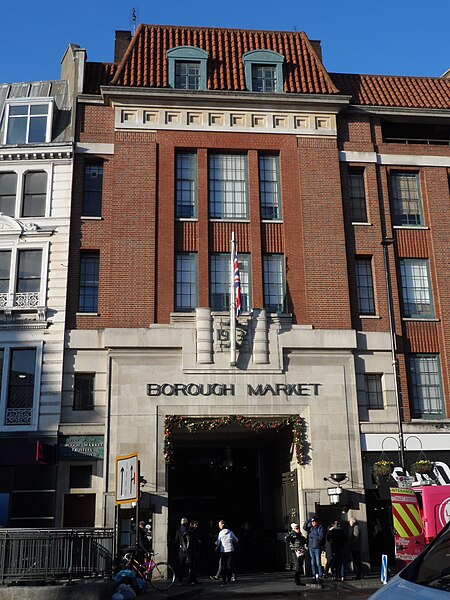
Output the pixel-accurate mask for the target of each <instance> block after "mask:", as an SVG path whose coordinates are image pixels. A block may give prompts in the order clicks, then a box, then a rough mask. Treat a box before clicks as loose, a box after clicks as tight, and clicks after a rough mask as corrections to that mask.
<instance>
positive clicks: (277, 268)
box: [263, 254, 286, 313]
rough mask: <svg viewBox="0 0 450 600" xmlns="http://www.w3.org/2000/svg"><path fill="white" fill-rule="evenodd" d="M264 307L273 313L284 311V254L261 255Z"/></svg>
mask: <svg viewBox="0 0 450 600" xmlns="http://www.w3.org/2000/svg"><path fill="white" fill-rule="evenodd" d="M263 278H264V307H265V308H266V310H267V311H269V312H273V313H282V312H285V310H286V306H285V297H286V290H285V280H284V255H283V254H267V255H265V256H264V257H263Z"/></svg>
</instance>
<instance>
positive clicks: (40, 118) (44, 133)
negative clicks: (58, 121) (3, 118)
mask: <svg viewBox="0 0 450 600" xmlns="http://www.w3.org/2000/svg"><path fill="white" fill-rule="evenodd" d="M51 107H52V104H51V102H44V103H28V104H25V103H20V104H19V103H18V104H13V103H11V104H9V103H8V104H7V105H6V110H7V128H6V144H33V143H39V142H49V141H50V135H51V118H50V117H51Z"/></svg>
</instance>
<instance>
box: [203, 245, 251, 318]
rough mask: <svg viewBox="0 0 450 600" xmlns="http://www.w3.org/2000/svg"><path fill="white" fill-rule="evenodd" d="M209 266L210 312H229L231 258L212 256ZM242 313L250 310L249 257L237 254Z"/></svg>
mask: <svg viewBox="0 0 450 600" xmlns="http://www.w3.org/2000/svg"><path fill="white" fill-rule="evenodd" d="M209 264H210V304H211V309H212V310H220V311H224V310H230V286H231V258H230V255H229V254H212V255H211V257H210V259H209ZM239 275H240V279H241V304H242V312H248V311H249V310H250V284H249V279H250V255H249V254H239Z"/></svg>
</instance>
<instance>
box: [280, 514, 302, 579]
mask: <svg viewBox="0 0 450 600" xmlns="http://www.w3.org/2000/svg"><path fill="white" fill-rule="evenodd" d="M284 539H285V542H286V544H288V545H289V549H290V551H291V553H292V559H293V561H294V565H295V576H294V579H295V584H296V585H305V584H304V583H302V581H301V574H302V573H303V562H304V560H305V550H306V538H304V537H303V536H302V534H301V533H300V525H299V524H298V523H291V531H290V532H289V533H288V534H287V535H286V536H285V538H284Z"/></svg>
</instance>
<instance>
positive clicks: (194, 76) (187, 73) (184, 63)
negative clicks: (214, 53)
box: [167, 46, 208, 90]
mask: <svg viewBox="0 0 450 600" xmlns="http://www.w3.org/2000/svg"><path fill="white" fill-rule="evenodd" d="M167 61H168V67H169V73H168V78H169V86H170V87H171V88H174V89H178V90H206V67H207V62H208V53H207V52H205V51H204V50H202V49H201V48H195V47H194V46H179V47H177V48H172V49H171V50H168V51H167Z"/></svg>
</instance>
